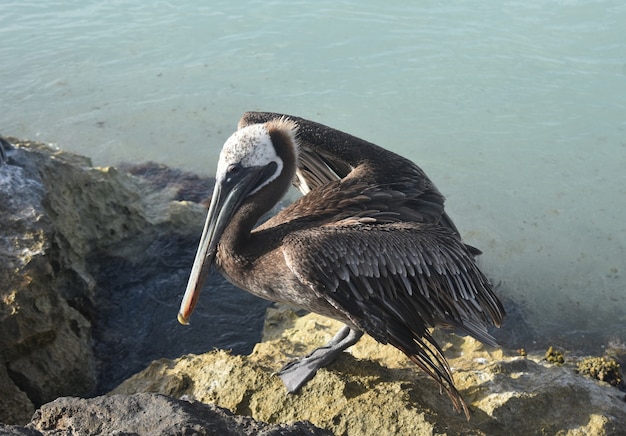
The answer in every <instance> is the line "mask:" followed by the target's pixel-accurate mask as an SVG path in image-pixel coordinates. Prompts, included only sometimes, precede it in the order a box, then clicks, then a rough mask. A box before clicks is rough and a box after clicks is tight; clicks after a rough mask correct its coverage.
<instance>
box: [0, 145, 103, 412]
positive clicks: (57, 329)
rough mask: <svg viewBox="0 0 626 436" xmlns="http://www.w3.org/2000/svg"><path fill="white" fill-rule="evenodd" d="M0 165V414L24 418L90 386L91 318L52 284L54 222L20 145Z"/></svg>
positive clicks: (55, 277)
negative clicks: (6, 161) (0, 395)
mask: <svg viewBox="0 0 626 436" xmlns="http://www.w3.org/2000/svg"><path fill="white" fill-rule="evenodd" d="M7 154H8V156H9V162H8V163H7V164H4V165H2V166H0V205H1V207H0V222H1V223H2V228H1V232H0V284H1V285H0V295H1V299H0V331H1V332H2V334H1V335H0V356H1V357H2V364H1V365H0V366H2V367H3V369H2V370H0V391H2V392H3V393H9V392H12V395H11V396H10V397H5V396H4V395H3V396H2V400H0V403H2V406H3V407H0V421H3V422H8V423H19V422H24V421H25V420H27V419H28V418H29V417H30V414H31V413H32V410H33V403H34V404H35V405H40V404H42V403H44V402H46V401H51V400H53V399H54V398H56V397H57V396H59V395H77V394H82V393H84V392H85V391H87V390H89V389H90V387H92V386H93V384H94V381H95V374H94V365H93V359H92V355H91V351H90V348H89V341H90V324H89V322H88V321H87V320H86V319H85V318H84V317H83V316H82V315H81V314H80V313H79V312H78V311H76V310H75V309H74V308H72V307H70V305H69V304H68V303H67V301H66V300H65V299H64V298H62V297H61V296H60V294H59V292H58V281H59V279H60V276H59V274H58V272H59V265H58V264H57V263H56V262H55V261H54V256H50V253H51V252H53V251H54V250H55V247H54V240H53V239H54V226H53V224H52V222H51V221H50V220H49V218H48V216H47V214H46V213H45V210H44V206H43V203H44V201H45V188H44V183H43V182H42V180H41V177H40V174H39V172H38V171H36V169H35V168H34V167H33V165H31V164H30V163H29V162H30V161H29V160H28V158H27V157H26V156H25V154H26V152H24V151H23V150H20V149H18V150H10V151H9V152H8V153H7Z"/></svg>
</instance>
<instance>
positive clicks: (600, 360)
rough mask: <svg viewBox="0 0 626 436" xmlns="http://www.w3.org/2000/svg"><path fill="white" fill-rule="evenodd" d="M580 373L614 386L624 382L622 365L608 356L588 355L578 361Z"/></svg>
mask: <svg viewBox="0 0 626 436" xmlns="http://www.w3.org/2000/svg"><path fill="white" fill-rule="evenodd" d="M577 366H578V372H579V373H580V374H583V375H586V376H589V377H591V378H595V379H597V380H600V381H603V382H606V383H608V384H610V385H613V386H620V385H622V383H624V378H623V377H622V372H621V370H620V365H619V363H617V362H616V361H615V360H613V359H610V358H607V357H586V358H584V359H583V360H582V361H580V362H578V364H577Z"/></svg>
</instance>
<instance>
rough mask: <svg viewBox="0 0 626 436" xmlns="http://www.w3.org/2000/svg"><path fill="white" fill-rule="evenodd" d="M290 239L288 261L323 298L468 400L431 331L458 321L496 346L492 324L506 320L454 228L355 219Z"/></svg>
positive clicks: (463, 328) (456, 396) (286, 242)
mask: <svg viewBox="0 0 626 436" xmlns="http://www.w3.org/2000/svg"><path fill="white" fill-rule="evenodd" d="M283 242H284V244H283V253H284V255H285V259H286V262H287V265H288V266H289V268H290V269H291V270H292V271H293V272H294V273H295V274H296V276H297V277H298V278H299V279H300V280H301V281H302V282H303V283H305V284H306V285H308V286H309V287H310V288H311V289H312V290H313V291H314V292H315V293H316V294H317V296H318V297H320V298H325V299H327V300H328V301H329V302H330V303H331V304H332V305H333V306H334V307H335V308H337V309H338V310H340V311H342V312H343V313H344V314H345V315H346V316H347V317H348V318H349V319H350V320H351V321H352V323H353V324H354V325H355V326H356V327H357V328H359V329H361V330H363V331H365V332H367V333H368V334H369V335H371V336H372V337H374V338H375V339H376V340H378V341H379V342H382V343H390V344H392V345H394V346H396V347H397V348H399V349H400V350H402V351H403V352H404V353H405V354H407V356H408V357H409V358H410V359H411V360H412V361H413V362H414V363H416V364H417V365H418V366H420V367H421V368H422V369H423V370H424V371H425V372H426V373H428V374H429V375H430V376H432V377H433V378H434V379H435V380H436V381H438V382H439V383H440V385H441V386H443V387H444V388H445V390H446V391H447V393H448V394H449V396H450V398H451V399H452V400H453V402H455V403H456V402H457V401H459V404H460V405H463V402H462V400H461V398H460V396H459V394H458V392H457V391H456V389H455V388H454V384H453V381H452V376H451V374H450V369H449V367H448V364H447V362H446V360H445V358H444V356H443V354H442V352H441V349H440V347H439V345H438V344H437V343H436V342H435V340H434V339H433V338H432V336H430V334H429V332H428V330H427V329H428V328H429V327H434V326H437V325H439V326H441V325H443V326H449V327H454V328H456V329H458V330H461V331H463V332H465V333H468V334H470V335H471V336H473V337H475V338H477V339H479V340H481V341H482V342H485V343H487V344H490V345H496V343H495V340H494V339H493V337H492V336H491V335H490V334H489V333H488V332H487V330H486V326H487V325H489V324H494V325H497V326H499V325H500V323H501V322H502V318H503V316H504V309H503V308H502V306H501V304H500V302H499V301H498V299H497V298H496V296H495V295H494V294H493V292H492V289H491V285H490V284H489V281H488V280H487V278H486V277H485V276H484V275H483V274H482V273H481V272H480V270H479V269H478V267H477V266H476V264H475V262H474V259H473V256H472V253H471V251H470V250H469V249H468V248H467V247H466V246H465V244H463V243H462V242H461V241H460V239H459V238H458V236H457V235H456V234H455V233H454V232H453V231H451V229H449V228H446V227H442V226H439V225H433V224H417V223H404V222H400V223H389V224H383V225H380V224H369V223H367V222H366V221H365V222H363V220H359V219H358V218H355V219H353V220H343V221H342V222H339V223H333V224H332V225H326V226H322V227H317V228H310V229H306V230H301V231H297V232H294V233H292V234H290V235H288V236H287V237H286V239H285V240H284V241H283Z"/></svg>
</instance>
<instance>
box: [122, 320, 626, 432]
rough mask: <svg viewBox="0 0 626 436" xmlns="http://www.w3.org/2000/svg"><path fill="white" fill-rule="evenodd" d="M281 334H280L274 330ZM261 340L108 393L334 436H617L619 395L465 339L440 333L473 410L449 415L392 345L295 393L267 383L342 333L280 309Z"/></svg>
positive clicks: (367, 348) (360, 348)
mask: <svg viewBox="0 0 626 436" xmlns="http://www.w3.org/2000/svg"><path fill="white" fill-rule="evenodd" d="M280 325H282V326H284V327H286V329H285V330H284V331H283V333H282V334H280V335H279V334H278V333H277V332H278V331H280V327H277V326H280ZM267 327H268V328H267V329H266V333H267V334H266V337H267V339H268V340H267V341H266V342H262V343H260V344H258V345H257V347H256V348H255V350H254V352H253V353H252V354H251V355H250V356H233V355H230V354H229V353H227V352H224V351H212V352H210V353H206V354H203V355H199V356H194V355H188V356H183V357H181V358H180V359H176V360H160V361H156V362H153V363H152V364H151V365H150V366H149V367H148V368H147V369H146V370H145V371H144V372H142V373H139V374H137V375H135V376H133V377H131V378H130V379H129V380H127V381H125V382H124V383H122V384H121V385H120V386H119V387H118V388H117V389H115V390H114V393H117V394H121V393H125V394H132V393H135V392H160V393H163V394H166V395H170V396H173V397H185V398H192V399H195V400H198V401H202V402H206V403H214V404H217V405H219V406H221V407H226V408H228V409H229V410H231V411H233V412H234V413H237V414H244V415H248V416H251V417H253V418H254V419H257V420H260V421H265V422H271V423H280V422H291V421H294V420H308V421H311V422H312V423H313V424H315V425H317V426H319V427H321V428H325V429H328V430H331V431H332V432H333V433H334V434H337V435H347V434H349V435H366V434H448V435H454V434H470V435H492V434H520V435H521V434H524V435H525V434H562V435H583V434H605V435H617V434H624V430H623V429H625V428H626V402H625V401H624V393H623V392H621V391H619V390H617V389H616V388H614V387H611V386H609V385H606V384H601V383H598V382H596V381H593V380H590V379H588V378H585V377H582V376H580V375H579V374H577V373H576V372H575V370H574V368H573V367H570V366H566V365H564V366H555V365H552V364H549V363H547V362H545V361H542V356H530V357H528V356H527V357H521V356H514V355H507V354H505V353H504V352H503V351H502V350H499V349H490V348H489V347H486V346H484V345H482V344H481V343H479V342H477V341H475V340H474V339H472V338H469V337H468V338H461V337H458V336H456V335H452V334H449V335H448V334H441V333H438V339H439V340H440V342H441V343H446V344H447V345H446V346H445V347H444V348H445V349H446V354H447V356H448V357H449V361H450V365H451V366H452V368H453V371H454V374H455V380H456V384H457V387H458V388H459V390H460V391H461V393H462V394H463V396H464V397H465V399H466V401H467V403H468V406H469V408H470V413H471V416H472V417H471V420H470V421H469V422H467V421H466V420H465V418H464V417H463V416H462V415H460V414H458V413H456V412H454V411H453V410H452V406H451V404H450V402H449V400H448V398H447V397H446V396H445V395H441V394H440V393H439V389H438V388H437V386H436V384H435V383H434V382H433V381H432V380H430V379H429V378H428V377H427V376H426V375H424V374H423V373H421V372H420V371H419V370H418V369H417V368H416V367H414V366H413V365H412V364H411V363H410V362H409V361H408V359H406V358H405V357H404V356H403V355H402V353H400V352H399V351H397V350H395V349H394V348H392V347H390V346H383V345H380V344H378V343H376V342H375V341H374V340H372V339H371V338H369V337H366V338H364V339H362V340H361V341H360V342H359V343H358V344H356V345H355V346H354V347H352V349H351V353H344V355H343V356H341V357H340V358H339V359H338V360H337V362H335V363H334V364H332V365H331V366H330V367H329V368H328V369H322V370H320V371H318V374H317V375H316V376H315V377H314V378H313V380H311V381H310V382H309V383H308V384H307V385H306V386H305V387H304V388H303V389H302V390H301V392H300V393H298V394H296V395H292V394H288V393H287V392H286V391H285V389H284V387H283V386H282V383H281V381H280V379H279V378H278V377H276V376H273V375H272V372H273V371H276V370H277V369H279V368H280V367H281V366H282V365H283V364H284V363H286V362H287V361H289V360H290V359H292V358H294V357H297V356H301V355H303V354H305V353H307V352H309V351H311V349H312V348H313V347H315V346H319V345H322V344H323V343H325V342H326V341H328V340H329V339H330V338H331V337H332V335H333V334H334V333H335V331H336V330H337V329H338V328H339V324H338V323H337V322H335V321H332V320H329V319H327V318H324V317H321V316H318V315H314V314H310V315H306V316H304V317H297V316H295V315H294V314H293V313H292V312H289V311H285V310H280V311H278V312H273V313H271V314H270V315H269V316H268V322H267Z"/></svg>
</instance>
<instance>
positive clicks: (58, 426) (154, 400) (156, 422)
mask: <svg viewBox="0 0 626 436" xmlns="http://www.w3.org/2000/svg"><path fill="white" fill-rule="evenodd" d="M23 430H24V431H35V433H19V432H16V431H22V429H16V428H15V427H14V428H12V429H9V431H13V433H6V434H39V435H53V434H76V435H97V434H102V435H104V434H116V435H150V436H153V435H154V436H158V435H163V436H166V435H168V436H169V435H216V436H217V435H220V436H222V435H224V436H230V435H233V436H235V435H237V436H238V435H266V436H278V435H302V436H306V435H331V433H330V432H328V431H324V430H321V429H319V428H316V427H315V426H313V425H312V424H310V423H306V422H295V423H293V424H265V423H261V422H257V421H255V420H253V419H252V418H248V417H243V416H236V415H233V414H232V413H231V412H229V411H228V410H226V409H223V408H221V407H217V406H215V405H212V404H202V403H199V402H188V401H183V400H176V399H173V398H170V397H166V396H163V395H158V394H137V395H130V396H127V395H112V396H103V397H97V398H92V399H81V398H69V397H66V398H59V399H57V400H55V401H53V402H51V403H48V404H46V405H45V406H43V407H42V408H41V409H39V410H37V412H36V413H35V415H34V416H33V419H32V422H31V423H30V424H28V426H27V427H26V428H25V429H23ZM2 431H3V430H2V429H1V428H0V434H2Z"/></svg>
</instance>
